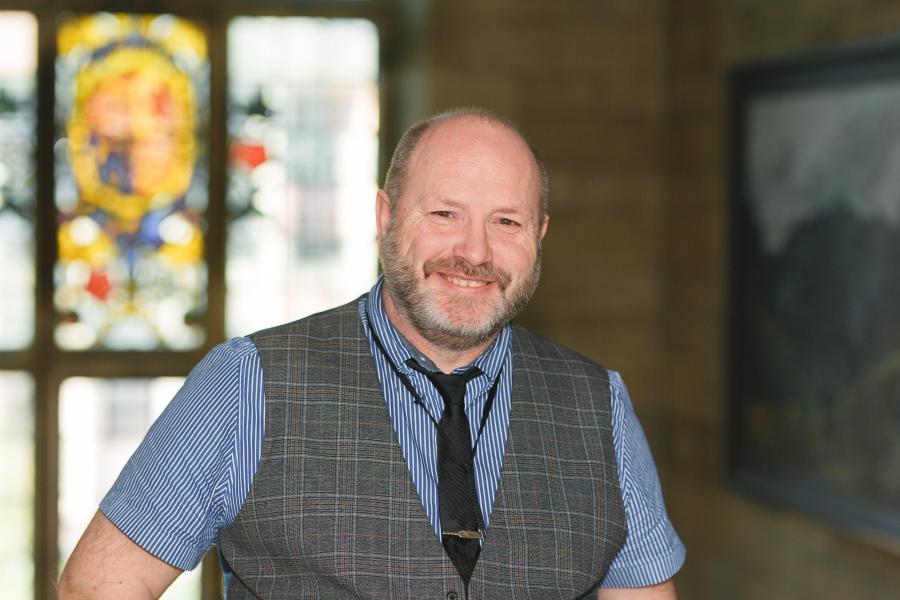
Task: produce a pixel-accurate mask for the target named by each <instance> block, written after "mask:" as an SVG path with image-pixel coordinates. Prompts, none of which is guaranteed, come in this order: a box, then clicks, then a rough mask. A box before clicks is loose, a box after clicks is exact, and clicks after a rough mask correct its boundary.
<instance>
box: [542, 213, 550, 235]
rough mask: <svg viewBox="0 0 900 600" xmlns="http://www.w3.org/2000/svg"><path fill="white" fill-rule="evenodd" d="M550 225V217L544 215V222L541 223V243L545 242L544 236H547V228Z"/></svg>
mask: <svg viewBox="0 0 900 600" xmlns="http://www.w3.org/2000/svg"><path fill="white" fill-rule="evenodd" d="M548 225H550V215H544V220H543V222H542V223H541V241H543V240H544V236H545V235H547V226H548Z"/></svg>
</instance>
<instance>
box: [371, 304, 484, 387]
mask: <svg viewBox="0 0 900 600" xmlns="http://www.w3.org/2000/svg"><path fill="white" fill-rule="evenodd" d="M381 301H382V303H383V304H384V312H385V313H387V317H388V319H389V320H390V322H391V325H393V326H394V327H395V328H396V329H397V331H398V332H400V335H402V336H403V337H405V338H406V340H407V341H408V342H409V343H410V344H412V345H413V346H415V347H416V348H418V350H419V351H420V352H422V354H424V355H425V356H427V357H428V358H430V359H431V362H433V363H434V364H435V365H436V366H437V368H439V369H440V370H441V371H443V372H444V373H450V372H451V371H453V370H454V369H458V368H459V367H464V366H466V365H468V364H470V363H471V362H472V361H474V360H475V359H476V358H478V357H479V356H481V355H482V354H483V353H484V351H485V350H487V349H488V347H489V346H490V345H491V343H492V342H493V341H494V338H495V337H497V336H496V335H495V336H493V337H491V338H490V339H489V340H487V341H486V342H484V343H482V344H479V345H477V346H473V347H472V348H468V349H466V350H452V349H449V348H445V347H443V346H439V345H437V344H434V343H432V342H430V341H428V340H427V339H426V338H425V337H424V336H422V334H421V333H419V330H418V329H416V328H415V326H414V325H413V324H412V322H411V321H410V319H409V317H407V316H406V314H405V313H404V312H403V311H401V310H400V309H399V308H398V307H397V305H396V304H395V303H394V299H393V298H392V297H391V295H390V294H389V293H388V291H387V288H382V290H381Z"/></svg>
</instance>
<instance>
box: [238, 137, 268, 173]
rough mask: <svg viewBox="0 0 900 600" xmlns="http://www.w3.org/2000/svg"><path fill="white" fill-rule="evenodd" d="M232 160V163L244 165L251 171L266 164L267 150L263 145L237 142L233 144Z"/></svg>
mask: <svg viewBox="0 0 900 600" xmlns="http://www.w3.org/2000/svg"><path fill="white" fill-rule="evenodd" d="M230 158H231V161H232V162H236V163H239V164H242V165H244V166H246V167H248V168H250V169H253V168H255V167H258V166H259V165H261V164H263V163H264V162H266V158H268V157H267V156H266V148H265V146H263V145H262V144H256V143H253V142H242V141H240V140H236V141H234V142H233V143H232V144H231V152H230Z"/></svg>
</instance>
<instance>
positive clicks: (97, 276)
mask: <svg viewBox="0 0 900 600" xmlns="http://www.w3.org/2000/svg"><path fill="white" fill-rule="evenodd" d="M84 289H86V290H87V291H88V292H90V293H91V294H93V295H94V296H96V297H97V298H98V299H99V300H106V298H107V297H108V296H109V292H110V291H111V290H112V286H111V285H110V284H109V277H107V276H106V273H104V272H103V271H94V272H92V273H91V278H90V279H89V280H88V282H87V285H86V286H85V287H84Z"/></svg>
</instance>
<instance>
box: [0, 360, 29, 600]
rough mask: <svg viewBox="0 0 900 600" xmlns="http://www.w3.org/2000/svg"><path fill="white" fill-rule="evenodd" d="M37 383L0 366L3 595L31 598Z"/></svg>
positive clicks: (0, 560) (0, 561) (0, 564)
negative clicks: (35, 385)
mask: <svg viewBox="0 0 900 600" xmlns="http://www.w3.org/2000/svg"><path fill="white" fill-rule="evenodd" d="M33 423H34V382H33V380H32V379H31V377H30V376H29V375H27V374H25V373H19V372H15V371H0V456H2V457H3V459H2V460H0V481H2V482H3V484H2V485H0V540H2V542H0V581H2V582H3V588H2V589H3V592H2V594H0V595H2V596H3V597H4V598H30V597H31V595H32V583H33V576H34V575H33V573H34V565H33V562H32V559H31V557H32V549H31V547H32V526H33V523H34V517H33V508H32V507H33V501H34V425H33Z"/></svg>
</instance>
